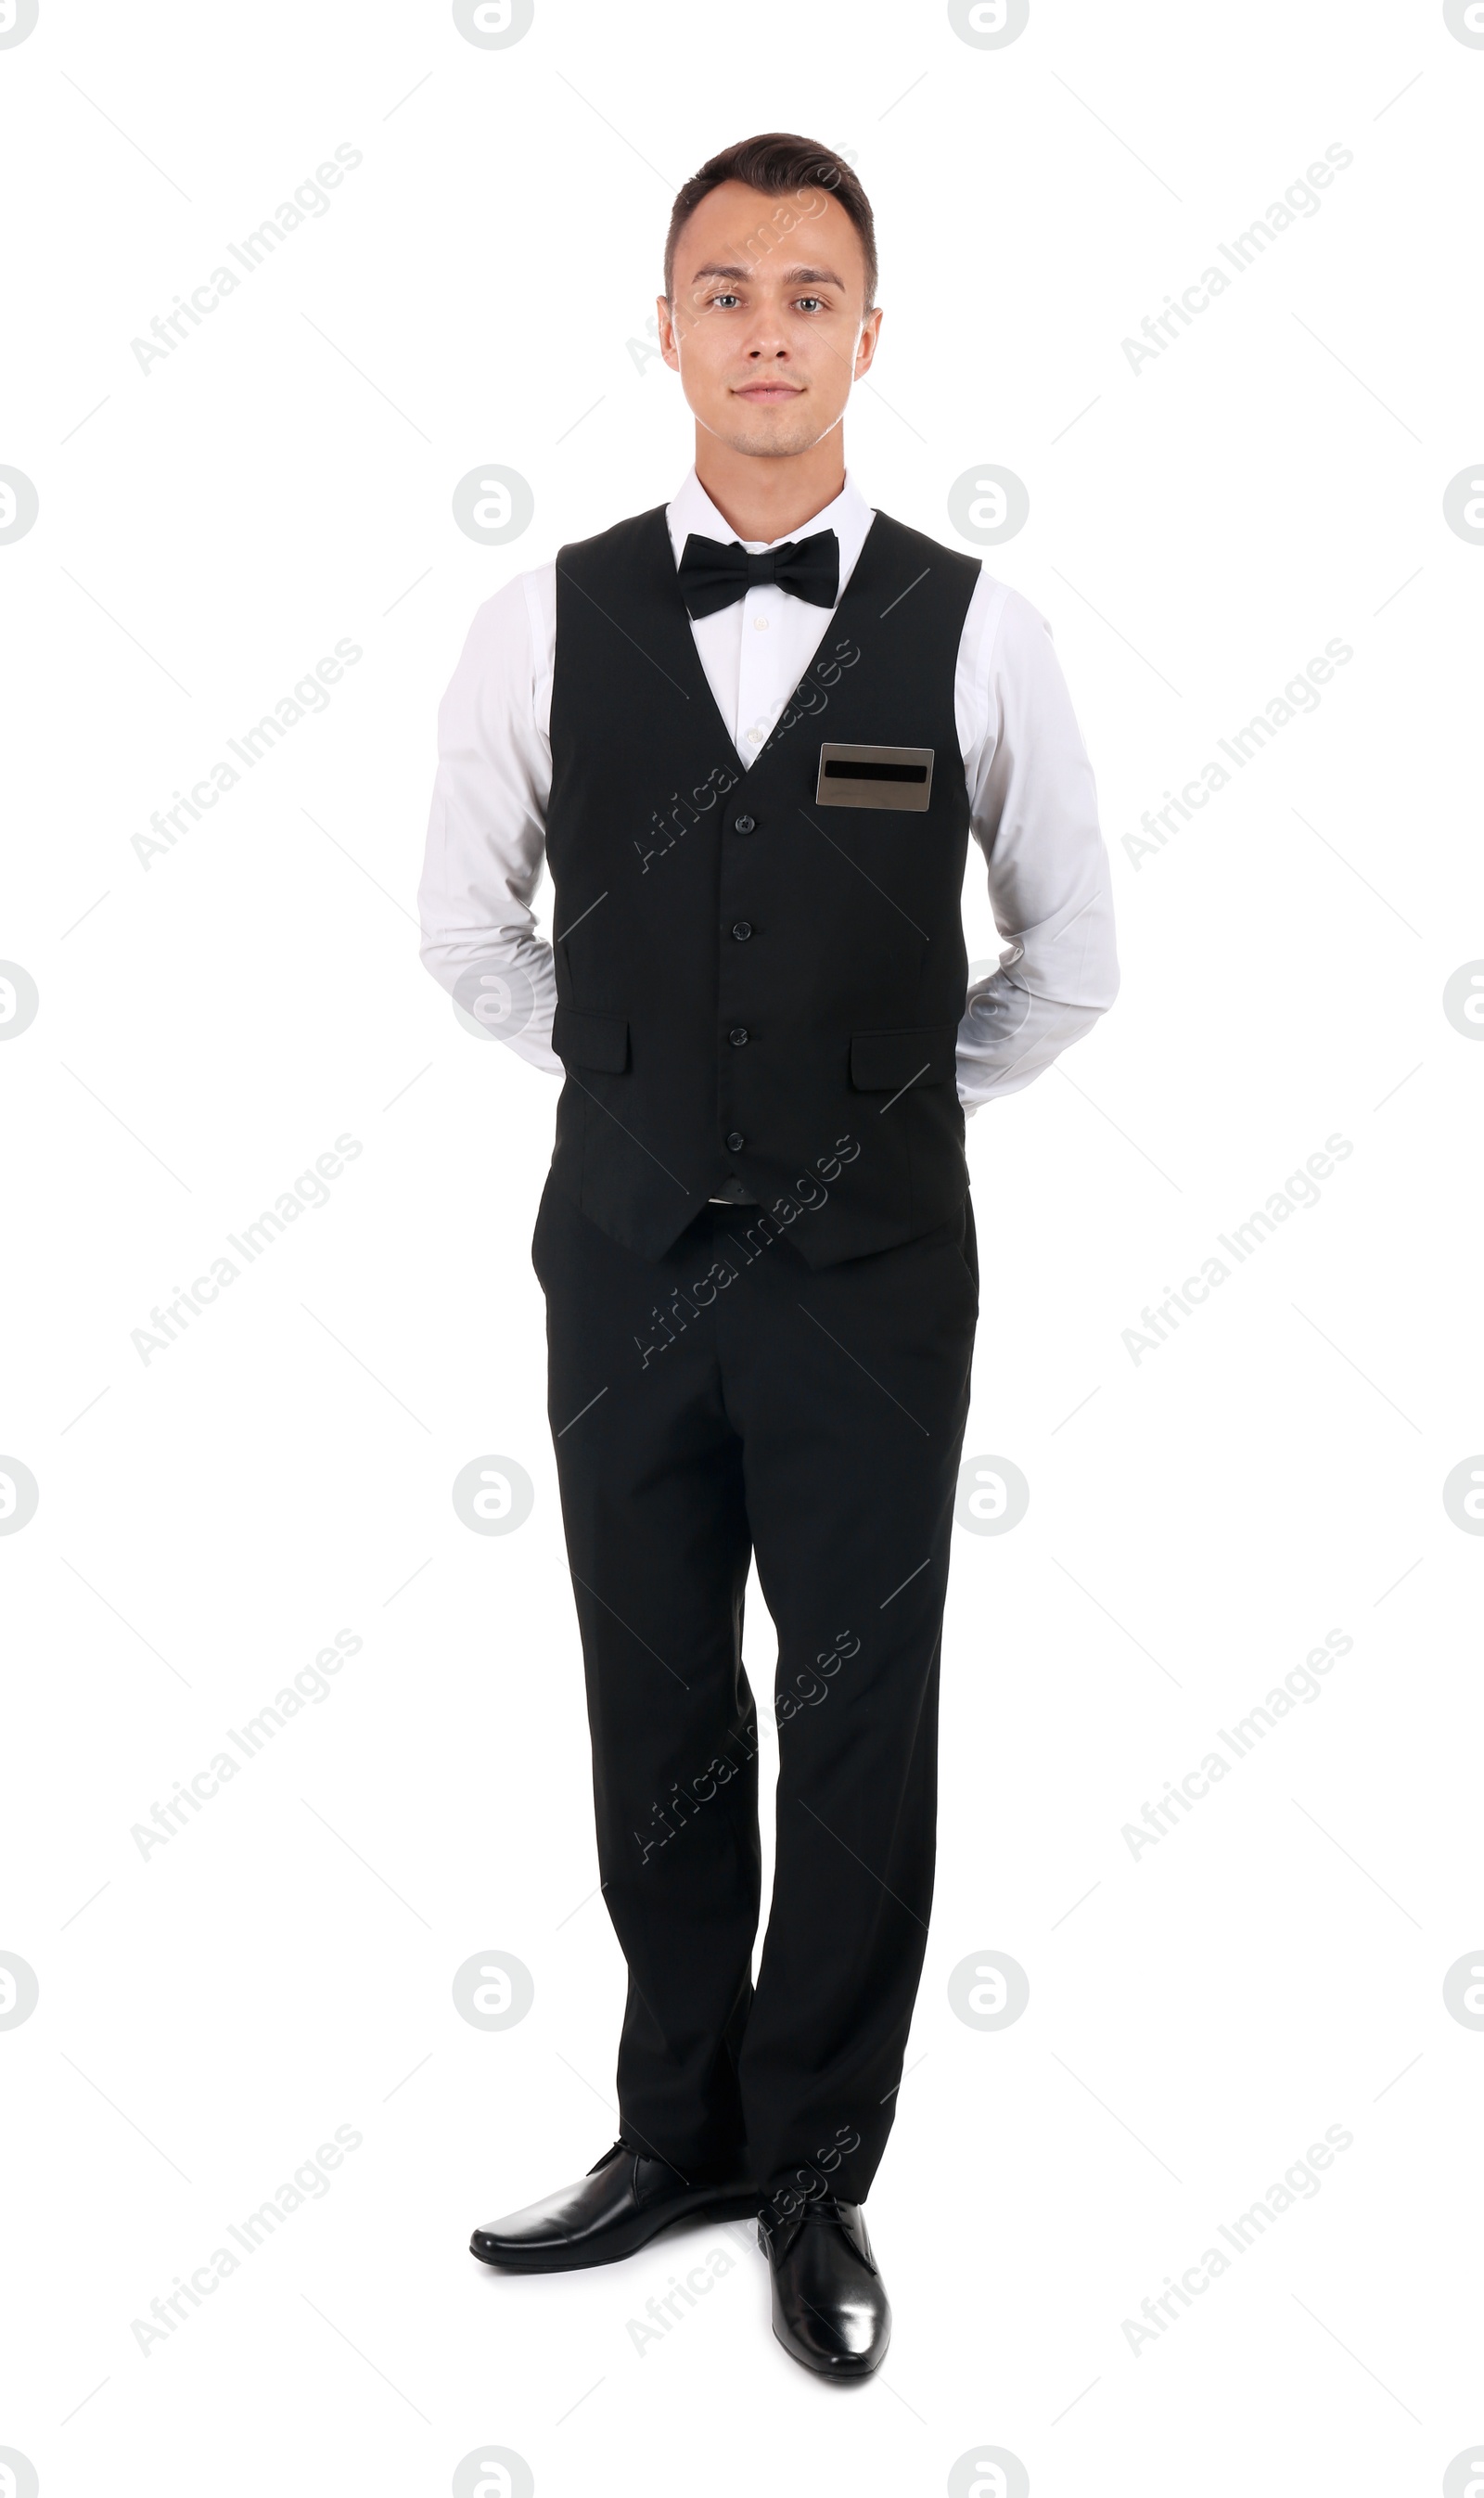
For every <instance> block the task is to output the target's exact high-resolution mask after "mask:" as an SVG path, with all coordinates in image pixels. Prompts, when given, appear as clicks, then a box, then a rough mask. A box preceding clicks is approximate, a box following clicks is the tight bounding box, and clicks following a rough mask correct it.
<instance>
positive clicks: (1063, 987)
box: [956, 573, 1118, 1117]
mask: <svg viewBox="0 0 1484 2498" xmlns="http://www.w3.org/2000/svg"><path fill="white" fill-rule="evenodd" d="M976 610H978V611H979V612H978V614H977V615H976ZM956 699H957V703H958V707H959V714H960V720H961V722H962V723H963V726H964V727H965V728H966V729H967V732H968V733H967V735H965V737H964V746H965V769H966V772H967V775H968V783H969V792H970V810H971V814H970V821H971V827H972V830H973V834H974V838H975V840H976V841H977V842H978V844H979V846H980V849H982V850H983V851H984V858H985V860H986V862H987V866H988V874H989V903H990V908H991V909H992V911H993V913H994V921H995V926H996V927H997V928H998V930H999V932H1000V935H1001V937H1002V938H1003V939H1004V940H1005V951H1004V953H1003V954H1002V955H1001V956H1000V962H999V968H998V970H996V971H994V972H992V973H991V974H990V975H989V977H987V979H983V980H977V981H976V982H975V983H974V984H973V986H972V987H971V988H970V990H969V993H968V1003H967V1007H966V1009H965V1012H964V1018H963V1021H962V1023H961V1024H960V1025H959V1028H958V1098H959V1100H960V1102H961V1103H962V1105H963V1108H964V1114H965V1116H966V1117H972V1115H973V1113H974V1111H975V1110H976V1109H977V1108H978V1107H979V1106H980V1105H981V1104H982V1103H984V1102H988V1101H992V1100H997V1099H998V1098H999V1096H1000V1095H1001V1094H1005V1093H1017V1092H1019V1090H1020V1088H1021V1087H1022V1085H1026V1084H1029V1083H1030V1082H1031V1080H1032V1078H1033V1077H1034V1076H1037V1075H1039V1074H1040V1073H1042V1072H1043V1070H1044V1069H1046V1068H1048V1067H1049V1066H1050V1064H1051V1061H1052V1060H1053V1059H1054V1058H1056V1057H1057V1056H1058V1055H1059V1054H1060V1052H1061V1051H1062V1050H1064V1049H1065V1048H1066V1047H1067V1045H1068V1043H1069V1042H1071V1041H1079V1040H1081V1037H1082V1035H1083V1034H1084V1033H1086V1032H1089V1031H1090V1030H1091V1028H1092V1026H1093V1024H1094V1023H1096V1021H1097V1019H1098V1017H1099V1015H1100V1014H1102V1013H1104V1012H1105V1011H1106V1009H1108V1008H1109V1007H1111V1006H1112V1004H1113V999H1114V998H1115V997H1116V996H1117V993H1118V963H1117V956H1116V953H1115V951H1114V945H1113V875H1112V870H1111V868H1110V866H1109V860H1108V852H1107V849H1106V848H1105V847H1104V843H1103V836H1102V833H1101V831H1100V829H1099V826H1098V807H1097V789H1096V786H1095V784H1094V781H1093V776H1092V766H1091V764H1090V762H1089V761H1088V759H1087V752H1086V749H1085V747H1084V746H1083V744H1082V738H1081V730H1080V729H1079V727H1078V724H1077V718H1076V715H1075V713H1074V711H1073V708H1072V697H1071V695H1070V693H1069V692H1068V689H1067V682H1066V679H1065V677H1064V676H1063V675H1062V672H1061V664H1060V661H1059V660H1058V659H1057V657H1056V654H1055V652H1054V650H1053V649H1052V647H1051V628H1050V626H1049V625H1048V623H1047V620H1046V618H1045V617H1044V616H1043V615H1042V614H1041V613H1040V611H1039V609H1037V608H1035V607H1033V606H1032V605H1031V602H1030V600H1029V599H1028V598H1025V597H1023V596H1022V595H1021V593H1020V592H1019V591H1017V590H1012V589H1010V588H1009V587H1008V586H1007V585H1006V584H1005V583H1003V582H1000V581H996V580H995V579H994V578H993V576H992V575H991V574H989V573H984V574H983V575H982V576H981V579H980V581H979V584H978V586H977V588H976V590H975V592H974V597H973V599H972V600H971V602H970V608H969V614H968V615H967V616H966V618H965V620H964V633H963V639H962V642H961V644H960V652H959V686H958V689H957V694H956Z"/></svg>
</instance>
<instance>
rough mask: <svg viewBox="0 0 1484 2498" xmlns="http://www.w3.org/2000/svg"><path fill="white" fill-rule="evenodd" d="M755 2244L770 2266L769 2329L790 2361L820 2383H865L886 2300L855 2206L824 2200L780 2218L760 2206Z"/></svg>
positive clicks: (882, 2348)
mask: <svg viewBox="0 0 1484 2498" xmlns="http://www.w3.org/2000/svg"><path fill="white" fill-rule="evenodd" d="M758 2245H759V2246H760V2247H761V2249H762V2251H763V2253H764V2255H765V2256H766V2257H767V2259H768V2262H769V2265H770V2266H771V2268H772V2274H773V2331H774V2333H775V2334H776V2335H777V2337H778V2339H779V2341H780V2342H781V2343H782V2344H783V2346H784V2349H785V2350H786V2351H787V2352H788V2354H789V2355H790V2358H793V2359H798V2360H801V2361H802V2363H803V2365H804V2366H805V2367H806V2368H814V2369H816V2370H817V2371H818V2373H819V2374H820V2375H821V2376H823V2377H866V2376H869V2375H870V2373H871V2370H872V2369H873V2368H876V2367H879V2366H880V2365H881V2362H882V2360H883V2359H884V2358H885V2357H886V2355H887V2343H888V2342H889V2341H890V2339H891V2302H890V2300H889V2299H888V2298H887V2291H886V2285H885V2283H884V2282H883V2280H882V2277H881V2275H880V2273H879V2272H878V2271H877V2269H876V2258H875V2257H874V2256H873V2255H872V2253H871V2241H870V2239H869V2237H868V2236H867V2235H866V2225H865V2214H864V2213H863V2212H862V2210H861V2208H860V2206H859V2204H858V2203H841V2202H839V2201H837V2199H836V2197H835V2196H834V2195H833V2194H824V2195H820V2196H818V2197H816V2198H815V2199H814V2200H813V2201H812V2202H801V2203H800V2204H799V2205H798V2208H797V2209H796V2210H791V2211H790V2212H788V2213H784V2212H781V2211H780V2210H779V2207H778V2204H777V2203H776V2202H772V2201H770V2202H766V2203H764V2204H763V2206H762V2209H761V2211H760V2212H759V2213H758Z"/></svg>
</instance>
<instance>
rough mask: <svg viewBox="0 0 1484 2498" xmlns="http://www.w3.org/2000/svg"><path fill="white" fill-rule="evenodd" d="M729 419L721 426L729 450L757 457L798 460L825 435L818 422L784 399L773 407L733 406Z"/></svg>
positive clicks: (719, 430)
mask: <svg viewBox="0 0 1484 2498" xmlns="http://www.w3.org/2000/svg"><path fill="white" fill-rule="evenodd" d="M728 418H729V422H727V423H726V425H725V426H722V427H718V429H717V431H718V432H719V433H720V434H721V437H722V440H723V441H724V442H725V443H726V446H727V448H728V449H729V450H731V451H740V452H741V453H742V454H743V455H744V457H749V458H753V459H758V460H796V459H797V458H798V456H799V454H800V452H803V451H812V450H813V449H814V446H815V444H816V443H817V442H818V441H819V440H820V438H821V435H820V428H819V426H818V424H817V423H815V422H813V421H812V420H810V419H808V418H805V417H804V416H802V415H801V414H800V413H799V412H798V411H797V410H796V409H795V408H793V407H792V406H791V405H790V404H788V403H787V402H785V401H784V400H775V402H774V404H773V405H772V406H771V407H762V408H752V409H748V408H738V407H736V406H733V407H732V408H731V409H730V410H729V411H728Z"/></svg>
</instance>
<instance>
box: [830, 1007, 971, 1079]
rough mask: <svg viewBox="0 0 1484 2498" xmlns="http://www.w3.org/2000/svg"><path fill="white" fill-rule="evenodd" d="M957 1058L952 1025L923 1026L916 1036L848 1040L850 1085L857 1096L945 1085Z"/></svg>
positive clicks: (859, 1034)
mask: <svg viewBox="0 0 1484 2498" xmlns="http://www.w3.org/2000/svg"><path fill="white" fill-rule="evenodd" d="M957 1058H958V1026H957V1025H956V1024H955V1023H938V1024H927V1025H924V1026H923V1027H922V1028H921V1029H920V1030H919V1031H917V1032H857V1033H854V1034H853V1035H852V1036H851V1082H852V1084H853V1085H854V1086H855V1090H856V1092H857V1093H895V1092H898V1091H900V1090H901V1089H902V1088H903V1087H904V1086H906V1085H909V1084H948V1083H951V1082H952V1078H953V1075H954V1073H955V1070H956V1067H957Z"/></svg>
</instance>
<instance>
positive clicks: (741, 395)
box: [733, 382, 799, 401]
mask: <svg viewBox="0 0 1484 2498" xmlns="http://www.w3.org/2000/svg"><path fill="white" fill-rule="evenodd" d="M733 396H734V397H735V398H737V399H753V400H762V401H771V400H778V399H797V398H798V396H799V391H798V385H797V384H796V383H794V382H744V383H743V384H742V387H741V389H740V390H738V391H736V392H735V393H734V394H733Z"/></svg>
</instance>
